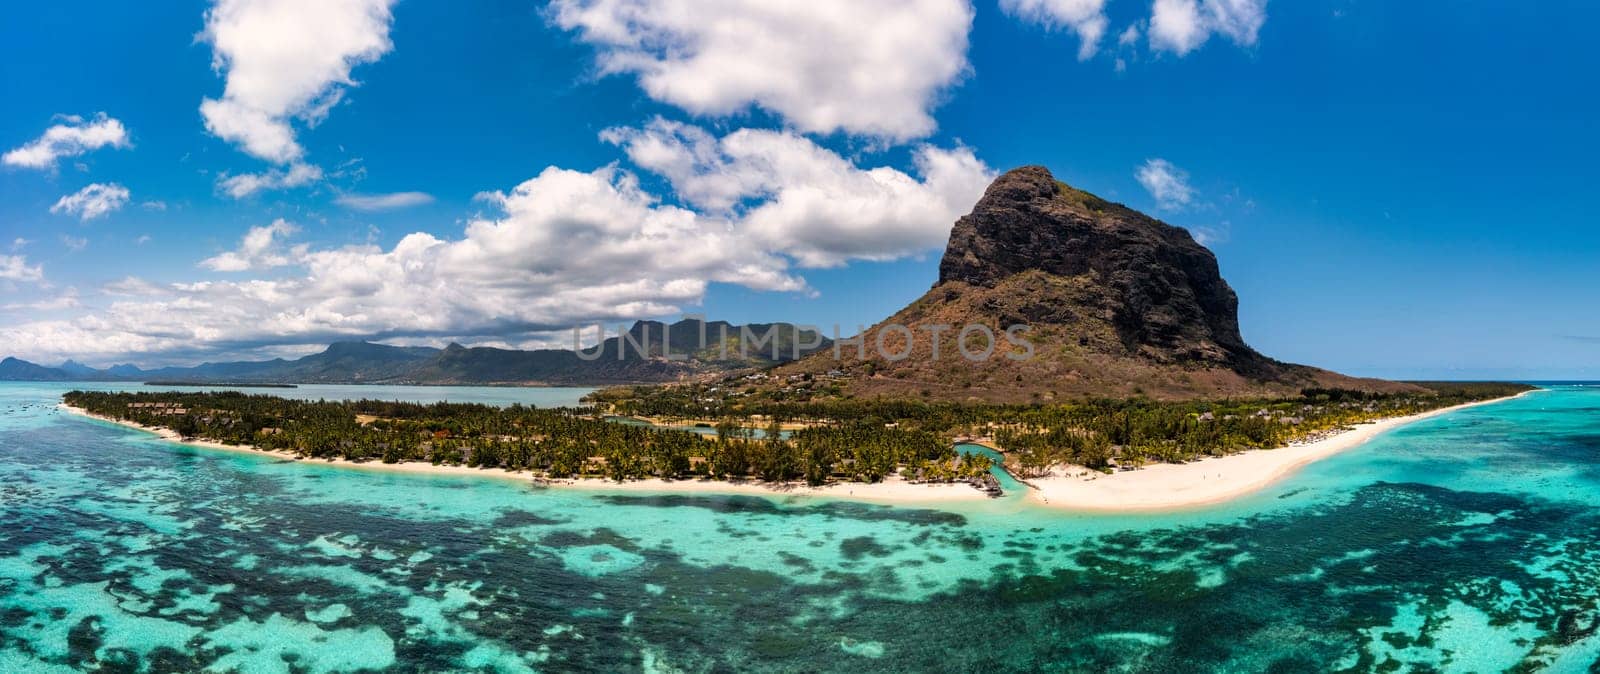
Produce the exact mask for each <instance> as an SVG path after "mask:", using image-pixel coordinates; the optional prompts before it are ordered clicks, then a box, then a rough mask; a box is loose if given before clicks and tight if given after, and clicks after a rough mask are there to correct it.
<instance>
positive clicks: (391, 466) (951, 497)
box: [58, 404, 989, 505]
mask: <svg viewBox="0 0 1600 674" xmlns="http://www.w3.org/2000/svg"><path fill="white" fill-rule="evenodd" d="M58 407H59V408H60V409H62V410H64V411H66V412H69V413H72V414H76V415H79V416H84V417H88V418H91V419H95V420H98V421H104V422H107V423H113V424H117V425H119V426H125V427H128V428H132V429H135V430H140V431H144V432H146V433H153V434H155V435H158V436H160V437H161V438H162V439H164V440H167V441H169V442H174V443H177V444H181V445H189V446H192V447H205V448H207V449H217V450H223V451H229V452H246V453H250V454H264V455H267V456H273V457H277V458H280V459H284V460H289V461H300V462H303V463H306V464H311V465H326V466H339V467H341V468H350V469H355V470H372V471H383V472H392V473H412V474H418V475H455V476H471V477H488V478H497V479H507V480H517V481H519V482H526V483H532V482H533V480H534V475H533V474H532V473H527V472H518V471H510V470H505V469H501V468H472V467H470V466H436V465H434V464H431V463H422V462H407V463H382V462H378V461H364V462H357V461H348V460H345V459H308V458H303V457H298V456H295V455H293V454H290V453H288V452H276V451H268V450H264V449H258V448H255V447H247V446H243V445H228V444H223V443H220V442H214V441H211V440H185V439H183V438H182V437H180V436H179V435H178V434H177V432H176V431H173V430H171V429H168V428H148V427H145V426H141V425H139V424H136V423H133V422H131V421H124V420H121V419H113V418H110V417H105V416H101V415H98V414H93V413H90V412H88V411H86V410H83V409H79V408H76V407H72V406H70V405H66V404H61V405H59V406H58ZM537 484H539V485H544V486H549V487H554V488H564V489H578V490H584V491H606V492H633V493H648V494H663V493H670V494H691V493H692V494H743V495H754V496H805V497H822V498H834V499H846V500H852V501H868V502H874V503H897V504H907V505H916V504H925V505H926V504H938V503H948V502H952V501H982V500H985V499H987V498H989V497H988V495H987V494H984V493H983V492H981V491H978V490H977V489H974V488H972V487H971V486H970V485H967V484H951V483H941V484H922V483H913V482H907V481H905V480H904V479H901V478H900V477H899V476H890V477H889V478H888V479H886V480H884V481H883V482H879V483H875V484H866V483H860V482H840V483H834V484H828V485H823V486H821V487H813V486H810V485H808V484H805V483H803V482H795V483H784V484H769V483H765V482H757V481H748V482H728V481H725V480H662V479H657V478H652V479H648V480H630V481H627V482H617V481H615V480H604V479H595V478H580V479H561V480H546V479H540V480H539V481H538V482H537Z"/></svg>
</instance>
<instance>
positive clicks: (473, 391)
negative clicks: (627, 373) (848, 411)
mask: <svg viewBox="0 0 1600 674" xmlns="http://www.w3.org/2000/svg"><path fill="white" fill-rule="evenodd" d="M87 387H93V388H116V386H113V385H105V384H82V385H73V384H53V383H52V384H24V383H0V672H6V673H9V672H71V671H84V670H91V671H110V672H123V671H127V672H140V671H149V672H167V671H182V672H190V671H239V672H308V673H317V672H343V671H362V670H368V671H416V672H445V671H484V672H490V671H498V672H530V671H588V672H629V671H647V672H677V671H684V672H750V671H831V672H877V671H885V672H888V671H959V672H1012V671H1017V672H1032V671H1085V672H1101V671H1128V672H1323V671H1357V672H1366V671H1424V672H1425V671H1447V672H1474V671H1475V672H1501V671H1549V672H1592V671H1597V665H1596V662H1597V659H1600V386H1581V385H1550V386H1548V387H1547V388H1546V389H1544V390H1541V391H1538V392H1535V393H1532V394H1530V395H1527V396H1524V397H1522V398H1519V399H1516V400H1512V401H1508V402H1503V403H1497V404H1493V405H1487V406H1481V407H1476V408H1470V409H1466V410H1461V411H1458V412H1454V413H1451V414H1447V415H1443V416H1440V417H1436V418H1433V419H1429V420H1426V421H1422V422H1418V423H1415V424H1412V425H1409V426H1405V427H1402V428H1400V429H1398V430H1396V431H1393V432H1391V433H1388V434H1385V435H1382V436H1380V437H1379V438H1377V439H1375V440H1374V441H1372V442H1370V443H1368V444H1366V445H1364V446H1361V447H1359V448H1356V449H1353V450H1350V451H1348V452H1345V453H1343V454H1340V455H1338V456H1335V457H1332V458H1330V459H1327V460H1324V461H1321V462H1318V463H1315V464H1312V465H1311V466H1308V467H1307V468H1305V469H1304V470H1302V471H1300V472H1299V473H1297V474H1295V475H1293V476H1291V477H1289V478H1288V479H1286V480H1284V481H1282V482H1280V483H1278V484H1276V485H1274V486H1273V487H1271V488H1268V489H1266V490H1263V491H1262V492H1259V493H1257V494H1254V495H1251V496H1249V497H1246V498H1242V499H1239V500H1236V501H1232V502H1229V503H1225V504H1220V505H1216V506H1210V507H1205V508H1200V509H1192V510H1184V511H1175V512H1167V513H1158V514H1149V513H1146V514H1139V515H1104V514H1088V513H1073V512H1063V511H1054V510H1043V509H1040V508H1037V507H1031V506H1028V505H1026V504H1024V503H1023V502H1022V501H1021V500H1020V499H1019V498H1018V497H1017V493H1018V492H1017V491H1016V490H1015V489H1013V490H1012V493H1011V494H1010V495H1008V496H1007V497H1003V498H1000V499H994V500H989V501H980V502H972V503H966V504H960V505H950V506H941V507H938V508H935V507H905V506H902V507H889V506H881V505H870V504H864V503H856V502H850V501H843V500H828V499H820V498H801V497H783V496H774V497H754V496H715V495H706V496H701V495H684V494H675V495H670V494H662V495H651V494H635V493H631V492H630V493H617V492H609V493H607V492H592V493H591V492H584V491H579V490H571V489H547V488H539V487H536V486H535V485H533V484H531V483H529V482H528V481H524V480H512V479H496V478H487V477H482V478H480V477H473V476H423V475H413V474H404V473H389V472H382V471H367V470H351V469H345V468H338V467H332V466H326V465H315V464H308V463H304V462H292V461H284V460H281V459H278V458H274V457H267V456H263V455H255V454H249V453H240V452H229V451H218V450H210V449H204V448H196V447H190V446H185V445H180V444H174V443H170V442H165V441H162V440H160V439H157V438H156V437H154V436H152V435H150V434H148V433H143V432H140V431H136V430H132V429H128V428H123V427H120V426H117V425H114V424H109V423H104V422H99V421H95V420H90V419H85V418H82V417H78V416H75V415H69V414H66V413H63V412H61V411H60V410H58V409H57V408H56V407H55V405H56V403H57V402H58V401H59V399H60V396H61V394H62V393H63V392H65V391H67V390H70V389H72V388H87ZM261 392H264V393H271V394H277V395H293V396H305V397H321V398H330V399H332V398H347V397H370V398H383V399H401V400H423V401H431V400H439V399H449V400H455V401H470V402H487V403H511V402H523V403H527V404H538V405H546V406H549V405H566V404H575V403H576V401H577V398H578V397H579V396H580V395H582V393H583V392H584V390H582V389H509V388H466V387H460V388H458V387H450V388H410V387H372V386H362V387H301V388H299V389H288V390H277V389H274V390H262V391H261ZM1009 486H1013V487H1015V484H1014V483H1011V484H1010V485H1009Z"/></svg>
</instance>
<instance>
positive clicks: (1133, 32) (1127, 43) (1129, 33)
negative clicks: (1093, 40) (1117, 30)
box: [1117, 23, 1139, 47]
mask: <svg viewBox="0 0 1600 674" xmlns="http://www.w3.org/2000/svg"><path fill="white" fill-rule="evenodd" d="M1138 42H1139V24H1137V23H1136V24H1133V25H1130V26H1128V27H1127V29H1126V30H1123V31H1122V34H1120V35H1118V36H1117V46H1118V47H1132V46H1133V45H1135V44H1137V43H1138Z"/></svg>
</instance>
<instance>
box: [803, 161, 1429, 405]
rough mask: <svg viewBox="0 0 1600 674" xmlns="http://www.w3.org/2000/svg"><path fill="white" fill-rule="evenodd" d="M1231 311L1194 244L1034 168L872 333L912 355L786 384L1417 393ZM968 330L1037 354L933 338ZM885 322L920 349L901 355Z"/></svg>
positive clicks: (997, 393)
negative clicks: (973, 356) (1286, 349)
mask: <svg viewBox="0 0 1600 674" xmlns="http://www.w3.org/2000/svg"><path fill="white" fill-rule="evenodd" d="M1238 305H1239V302H1238V298H1237V296H1236V295H1234V292H1233V289H1232V288H1230V287H1229V286H1228V283H1227V282H1226V281H1224V280H1223V279H1222V275H1221V273H1220V272H1219V271H1218V268H1217V259H1216V257H1215V256H1213V255H1212V254H1211V251H1209V250H1206V248H1205V247H1204V246H1201V245H1200V244H1198V243H1196V242H1195V240H1194V238H1193V237H1191V236H1190V235H1189V233H1188V232H1187V231H1185V230H1183V229H1180V228H1178V227H1173V226H1171V225H1168V224H1166V223H1163V222H1161V221H1159V220H1156V219H1154V218H1151V217H1149V216H1147V215H1144V214H1142V213H1139V212H1138V211H1134V210H1133V209H1130V208H1128V207H1126V206H1123V205H1121V204H1114V203H1111V202H1108V201H1105V200H1103V199H1100V198H1099V197H1096V196H1094V195H1092V194H1089V193H1087V192H1083V191H1081V190H1077V189H1074V188H1072V187H1070V186H1068V185H1066V184H1064V183H1061V182H1060V181H1057V180H1056V179H1055V177H1054V176H1052V175H1050V172H1049V171H1048V170H1046V169H1044V168H1043V167H1038V166H1027V167H1023V168H1019V169H1015V170H1012V171H1010V172H1007V173H1006V174H1005V175H1002V176H1000V177H999V178H998V179H996V180H995V182H994V184H993V185H991V186H990V187H989V189H988V190H987V191H986V192H985V194H984V196H983V198H982V199H981V200H980V201H979V202H978V203H977V204H976V205H975V206H974V207H973V209H972V212H971V213H970V214H968V215H966V216H964V217H962V218H961V219H960V220H958V221H956V223H955V226H954V228H953V229H952V230H951V232H950V244H949V246H948V248H946V250H945V254H944V258H943V259H942V260H941V261H940V263H939V280H938V282H937V283H935V284H934V286H933V288H932V289H931V290H929V291H928V292H927V294H925V295H923V296H922V297H921V298H919V299H917V300H916V301H914V302H912V303H911V304H910V305H909V306H907V307H906V308H904V309H902V310H900V311H899V312H897V313H896V314H895V315H893V316H890V317H889V318H888V319H886V320H885V321H884V322H882V323H879V324H878V325H876V326H874V327H873V328H871V329H869V330H867V331H866V333H865V334H864V340H865V342H866V343H867V344H869V345H873V346H875V345H877V344H878V343H879V340H880V338H881V339H882V340H883V343H884V344H885V345H886V346H887V347H888V353H892V354H899V353H901V352H902V350H905V349H909V354H910V356H909V357H907V358H903V359H901V358H897V359H888V358H883V357H881V354H880V353H875V352H873V351H874V350H873V349H871V348H869V349H868V351H869V352H868V353H866V354H864V355H863V354H861V353H860V352H859V351H855V350H851V351H847V352H845V353H843V354H842V355H843V357H842V358H837V359H836V358H833V357H832V356H833V354H832V353H831V352H830V353H827V354H818V355H815V356H812V357H810V358H807V359H805V360H803V361H801V362H799V363H795V364H793V365H789V366H785V367H783V368H780V370H779V371H780V373H804V372H809V373H813V374H816V373H823V372H835V371H837V372H836V376H835V377H834V378H833V380H835V381H842V382H844V384H842V387H843V388H844V389H845V392H846V393H847V394H850V395H862V396H893V397H915V398H924V399H954V400H985V401H991V402H1041V401H1049V400H1055V399H1061V398H1064V397H1077V396H1085V395H1088V396H1110V397H1122V396H1135V395H1148V396H1152V397H1158V398H1192V397H1220V396H1252V395H1279V394H1293V393H1298V392H1299V391H1300V389H1302V388H1305V387H1308V386H1323V387H1335V388H1354V389H1364V390H1402V389H1410V388H1413V387H1410V385H1406V384H1397V383H1394V382H1385V381H1380V380H1372V379H1356V378H1352V377H1346V376H1344V375H1340V374H1336V373H1333V372H1328V371H1326V370H1319V369H1316V368H1311V367H1305V366H1301V365H1291V364H1288V363H1282V362H1278V361H1276V360H1273V359H1271V358H1268V357H1266V356H1263V355H1261V354H1260V353H1258V352H1256V351H1255V350H1254V349H1252V348H1250V346H1249V345H1247V344H1246V343H1245V341H1244V338H1243V337H1242V336H1241V335H1240V333H1239V319H1238ZM974 323H976V324H982V325H985V326H988V327H990V328H992V329H994V331H995V332H996V333H998V332H1000V331H1002V330H1004V329H1005V328H1006V327H1007V326H1012V325H1026V326H1029V328H1030V331H1029V332H1028V333H1027V340H1028V341H1029V342H1031V343H1032V345H1033V349H1032V355H1031V357H1029V358H1026V359H1020V360H1018V359H1010V358H1005V357H1003V355H998V354H997V355H996V356H995V357H992V358H990V359H988V360H985V361H983V362H972V361H971V360H968V359H964V358H961V357H956V356H954V354H956V353H958V348H960V344H959V342H958V336H957V334H956V332H955V331H954V330H949V331H944V332H942V333H941V335H942V336H936V335H935V334H934V333H933V331H932V330H931V329H932V328H935V327H936V326H941V325H949V326H956V327H957V328H959V327H960V326H963V325H969V324H974ZM890 325H894V326H906V327H908V328H910V332H911V334H913V335H914V336H915V339H913V340H912V343H911V344H910V345H906V343H905V340H904V335H905V334H906V332H905V331H904V330H900V329H899V328H898V327H897V328H893V329H886V327H885V326H890ZM935 340H937V344H935ZM969 346H970V345H969ZM1002 346H1005V345H1002ZM1005 351H1007V349H1001V352H1005ZM1011 351H1012V352H1015V350H1014V349H1011Z"/></svg>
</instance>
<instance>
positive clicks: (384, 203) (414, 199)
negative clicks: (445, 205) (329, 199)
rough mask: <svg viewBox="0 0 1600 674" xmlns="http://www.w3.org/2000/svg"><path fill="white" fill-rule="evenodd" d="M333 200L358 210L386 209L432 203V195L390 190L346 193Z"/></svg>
mask: <svg viewBox="0 0 1600 674" xmlns="http://www.w3.org/2000/svg"><path fill="white" fill-rule="evenodd" d="M334 202H335V203H337V204H339V205H340V206H344V207H345V208H353V209H355V210H358V211H386V210H391V209H396V208H407V207H410V206H421V205H422V204H431V203H433V195H431V194H428V193H426V192H391V193H389V194H346V195H343V196H341V197H339V198H338V199H334Z"/></svg>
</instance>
